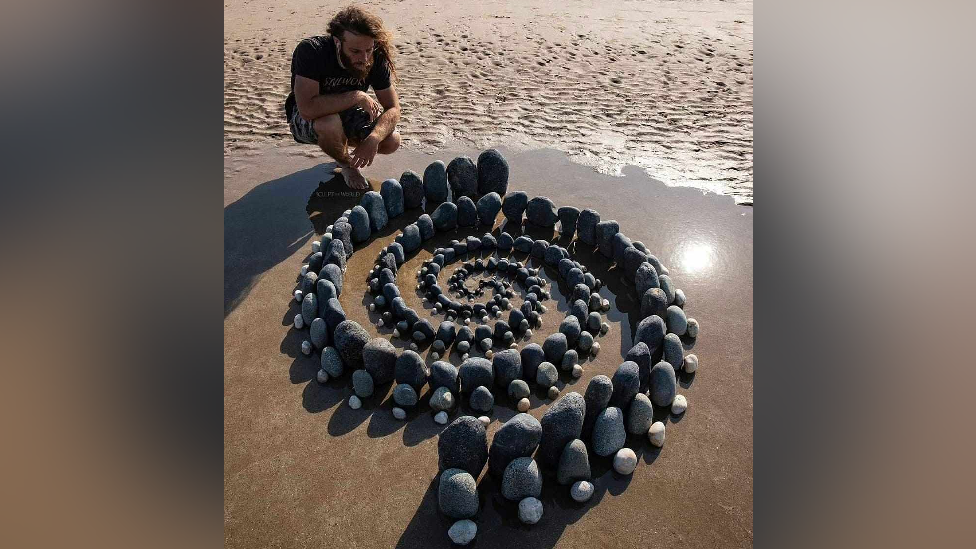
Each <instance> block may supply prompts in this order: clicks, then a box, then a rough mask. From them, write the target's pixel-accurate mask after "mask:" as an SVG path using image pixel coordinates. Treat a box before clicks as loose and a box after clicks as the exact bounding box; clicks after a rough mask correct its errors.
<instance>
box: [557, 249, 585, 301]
mask: <svg viewBox="0 0 976 549" xmlns="http://www.w3.org/2000/svg"><path fill="white" fill-rule="evenodd" d="M575 266H576V263H574V262H573V260H572V259H570V258H568V257H564V258H562V259H560V260H559V263H558V264H557V265H556V270H557V271H559V278H561V279H563V280H566V274H568V273H569V270H570V269H572V268H573V267H575ZM587 293H589V292H587Z"/></svg>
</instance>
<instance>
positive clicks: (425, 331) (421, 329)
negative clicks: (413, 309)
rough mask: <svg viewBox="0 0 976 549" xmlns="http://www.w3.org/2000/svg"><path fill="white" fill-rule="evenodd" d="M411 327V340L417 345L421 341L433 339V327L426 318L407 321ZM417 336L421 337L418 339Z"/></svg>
mask: <svg viewBox="0 0 976 549" xmlns="http://www.w3.org/2000/svg"><path fill="white" fill-rule="evenodd" d="M407 320H408V321H409V322H410V324H411V326H413V328H412V329H413V338H414V340H416V341H417V342H418V343H419V342H421V341H431V340H432V339H434V326H433V325H432V324H431V323H430V321H429V320H427V319H426V318H413V319H410V318H408V319H407ZM417 334H420V335H421V336H423V337H420V338H418V337H417Z"/></svg>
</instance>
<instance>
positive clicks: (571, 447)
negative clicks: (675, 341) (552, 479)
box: [556, 438, 591, 485]
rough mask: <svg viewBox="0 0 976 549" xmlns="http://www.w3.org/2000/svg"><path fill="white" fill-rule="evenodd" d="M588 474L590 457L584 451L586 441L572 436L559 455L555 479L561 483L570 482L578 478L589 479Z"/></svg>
mask: <svg viewBox="0 0 976 549" xmlns="http://www.w3.org/2000/svg"><path fill="white" fill-rule="evenodd" d="M590 475H591V473H590V457H589V455H588V454H587V451H586V443H585V442H583V441H582V440H581V439H578V438H574V439H573V440H571V441H569V443H568V444H566V447H565V448H563V451H562V453H561V454H560V455H559V466H558V468H557V469H556V481H557V482H559V484H562V485H566V484H572V483H574V482H576V481H578V480H589V479H590Z"/></svg>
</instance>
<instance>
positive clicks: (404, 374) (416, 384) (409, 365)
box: [367, 349, 430, 393]
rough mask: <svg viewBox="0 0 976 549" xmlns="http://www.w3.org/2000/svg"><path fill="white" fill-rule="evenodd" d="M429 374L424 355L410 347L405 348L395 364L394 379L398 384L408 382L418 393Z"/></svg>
mask: <svg viewBox="0 0 976 549" xmlns="http://www.w3.org/2000/svg"><path fill="white" fill-rule="evenodd" d="M367 369H368V367H367ZM429 374H430V372H429V371H428V369H427V365H426V364H425V363H424V359H423V357H421V356H420V355H419V354H417V353H416V352H414V351H411V350H409V349H407V350H404V351H403V353H401V354H400V356H398V357H397V358H396V362H395V363H394V366H393V379H395V380H396V382H397V384H398V385H399V384H407V385H409V386H411V387H413V389H414V391H416V392H417V393H420V389H421V387H423V385H424V383H426V382H427V376H428V375H429Z"/></svg>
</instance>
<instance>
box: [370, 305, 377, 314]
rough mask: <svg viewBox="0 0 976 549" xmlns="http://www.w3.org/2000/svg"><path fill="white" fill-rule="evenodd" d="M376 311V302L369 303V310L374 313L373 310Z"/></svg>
mask: <svg viewBox="0 0 976 549" xmlns="http://www.w3.org/2000/svg"><path fill="white" fill-rule="evenodd" d="M375 311H376V304H375V303H370V304H369V312H371V313H372V312H375Z"/></svg>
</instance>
